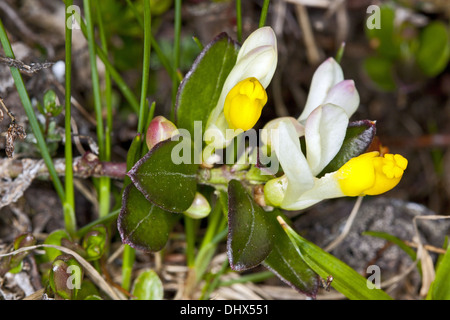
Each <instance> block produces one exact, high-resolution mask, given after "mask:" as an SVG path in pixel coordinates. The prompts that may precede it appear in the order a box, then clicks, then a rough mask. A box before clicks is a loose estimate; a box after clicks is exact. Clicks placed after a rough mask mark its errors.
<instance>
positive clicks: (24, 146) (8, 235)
mask: <svg viewBox="0 0 450 320" xmlns="http://www.w3.org/2000/svg"><path fill="white" fill-rule="evenodd" d="M116 2H119V3H122V4H123V5H124V6H125V5H126V2H125V1H119V0H117V1H116ZM295 2H297V3H311V1H294V0H292V1H288V0H273V1H271V5H270V7H269V14H268V18H267V22H266V24H267V25H270V26H272V27H273V28H274V30H275V32H276V34H277V37H278V49H279V65H278V68H277V71H276V74H275V77H274V79H273V81H272V83H271V85H270V87H269V89H268V94H269V103H268V105H267V106H266V107H265V108H264V111H263V116H262V118H261V119H260V123H259V124H260V125H262V124H264V123H265V122H267V121H268V120H270V119H272V118H274V117H278V116H285V115H291V116H298V115H299V114H300V112H301V110H302V108H303V105H304V104H305V101H306V97H307V93H308V90H309V84H310V81H311V77H312V74H313V72H314V70H315V68H316V67H317V65H318V64H319V63H320V62H321V61H323V60H324V59H325V58H326V57H329V56H335V54H336V52H337V50H338V49H339V47H340V45H341V43H342V42H345V53H344V56H343V58H342V61H341V65H342V68H343V70H344V75H345V78H346V79H354V80H355V83H356V87H357V89H358V92H359V94H360V98H361V105H360V107H359V109H358V111H357V112H356V114H354V115H353V118H352V120H360V119H370V120H376V123H377V135H378V137H379V138H380V141H381V142H382V143H383V145H385V146H387V147H388V148H389V149H390V151H391V152H392V153H400V154H402V155H403V156H404V157H406V158H407V159H408V160H409V165H408V168H407V170H406V172H405V175H404V177H403V179H402V181H401V183H400V184H399V185H398V186H397V187H396V188H395V189H393V190H392V191H390V192H388V193H386V194H385V195H383V196H378V197H376V198H375V197H374V198H367V199H364V200H363V204H362V207H361V214H359V215H358V217H357V221H355V224H354V226H353V227H352V229H351V232H350V233H349V235H348V237H347V238H346V240H345V242H343V243H341V244H340V245H339V247H337V248H336V249H334V251H332V253H334V254H335V255H336V256H338V257H339V258H341V259H343V260H344V261H346V262H348V263H349V264H350V265H352V266H353V267H355V268H357V270H358V271H359V272H361V273H364V270H365V268H366V267H367V266H368V265H370V264H377V263H378V264H379V265H381V266H382V268H383V270H386V272H385V274H383V278H384V279H389V278H392V277H394V276H396V275H399V274H401V273H402V272H403V271H404V270H405V269H407V268H408V267H409V266H410V264H411V263H412V261H411V260H408V257H407V256H404V255H403V253H402V252H401V250H398V248H395V246H394V245H389V244H387V243H386V242H385V241H383V240H380V239H374V238H371V237H367V236H362V235H361V232H363V231H367V230H369V229H376V230H383V231H386V232H392V233H393V234H394V235H396V236H398V237H401V238H402V239H404V240H408V241H411V240H412V239H413V237H414V236H415V230H414V228H413V217H415V216H422V215H428V216H429V215H442V216H446V215H448V214H449V213H450V201H449V199H450V148H449V146H450V126H449V125H448V123H449V122H450V69H449V67H448V66H447V68H446V70H444V72H442V73H440V74H439V75H438V76H436V77H434V78H430V79H426V80H424V81H419V82H417V83H414V85H412V86H407V85H404V86H401V87H399V88H398V89H397V90H395V91H393V92H384V91H382V90H379V89H378V88H377V87H376V86H375V85H374V84H373V83H372V82H371V80H370V79H369V78H368V76H367V74H366V73H365V71H364V68H363V61H364V59H365V58H366V57H367V56H369V55H371V54H372V53H373V48H372V44H371V43H370V42H369V41H368V39H367V37H366V35H365V32H364V25H365V23H366V19H367V17H368V14H367V12H366V9H367V7H368V6H369V5H370V4H379V3H380V2H376V1H369V0H362V1H357V0H348V1H335V2H336V3H342V4H343V5H341V6H340V5H331V4H330V3H331V2H330V1H325V0H324V1H318V3H328V5H326V6H325V7H320V6H311V5H307V6H303V7H302V6H298V5H296V4H295ZM400 2H401V1H398V2H397V4H398V5H400V4H399V3H400ZM419 2H420V3H422V2H425V3H427V4H428V6H427V10H419V9H417V8H418V7H419V5H418V3H419ZM242 3H243V8H242V13H243V38H245V37H246V36H247V35H248V34H249V33H250V32H251V31H253V30H254V29H255V28H257V24H258V21H259V14H260V12H261V4H262V1H257V0H251V1H242ZM403 3H404V6H405V7H407V6H412V8H413V9H412V10H411V12H410V14H411V15H414V16H420V17H425V18H427V19H430V20H442V21H445V22H446V23H447V24H448V19H449V18H450V8H449V5H448V4H447V2H446V0H442V1H438V0H433V1H431V0H430V1H413V0H410V1H404V2H403ZM75 4H76V5H78V6H80V7H82V1H75ZM0 19H1V20H2V22H3V24H4V25H5V28H6V30H7V31H8V36H9V39H10V41H11V43H12V45H13V49H14V52H15V54H16V58H17V59H18V60H21V61H23V62H24V63H26V64H31V63H45V62H55V63H56V62H57V61H61V60H64V5H63V2H62V1H54V0H3V1H1V2H0ZM124 19H125V18H124ZM173 19H174V12H173V9H172V8H169V9H168V10H167V11H165V12H163V13H161V14H160V15H158V16H156V17H154V27H153V31H154V35H155V38H156V39H157V40H158V41H161V42H164V41H165V42H166V43H170V42H171V41H172V39H173ZM182 20H183V23H182V37H183V39H184V38H186V39H188V40H187V41H188V42H189V39H190V38H191V37H192V36H196V37H198V39H199V40H200V41H201V42H202V43H204V44H206V43H208V42H209V41H211V40H212V39H213V38H214V36H215V35H217V34H218V33H220V32H223V31H225V32H227V33H228V34H229V35H230V36H232V37H234V38H235V37H236V25H235V24H236V18H235V10H234V1H221V2H213V1H201V0H196V1H194V0H191V1H183V10H182ZM127 21H128V23H133V19H128V20H127ZM305 21H306V27H305V25H304V24H302V23H303V22H305ZM109 23H113V22H110V21H109ZM118 28H120V26H116V29H118ZM130 28H131V27H130ZM116 29H114V28H112V29H111V30H113V31H112V32H114V31H116ZM117 32H119V31H117ZM310 32H311V34H312V38H308V35H309V34H310ZM140 39H141V40H142V35H139V34H138V35H137V36H136V35H134V41H135V47H134V49H136V48H140V47H139V46H138V45H137V44H138V43H139V42H138V41H139V40H140ZM111 43H112V44H115V45H116V46H117V48H118V50H117V55H116V56H114V57H113V59H114V58H115V59H117V61H118V63H119V69H120V71H121V73H122V75H123V77H124V80H125V81H126V82H127V83H128V84H129V86H130V87H131V88H133V89H134V90H135V92H136V93H137V96H138V92H139V79H140V76H141V74H140V70H141V66H140V58H139V63H136V62H135V61H134V60H133V57H134V52H133V51H132V50H131V49H129V50H130V53H129V54H130V58H129V59H128V60H127V59H124V58H123V51H126V50H125V49H124V48H123V45H124V44H125V42H124V40H123V39H122V38H121V35H120V34H118V35H114V34H112V35H111ZM189 48H192V45H191V46H187V49H186V51H183V52H184V56H183V57H184V60H183V63H182V66H181V70H180V71H181V72H182V73H186V72H187V70H188V68H189V65H190V63H191V62H192V61H193V58H195V52H196V51H195V50H193V52H194V53H191V52H190V51H189ZM134 49H133V50H134ZM136 50H138V49H136ZM73 52H74V55H73V63H74V68H73V77H74V78H73V80H72V81H73V96H74V98H75V102H76V103H75V104H74V107H73V118H74V129H76V130H77V132H78V134H79V136H80V137H84V138H80V141H79V143H75V145H74V156H81V155H82V154H83V153H84V152H85V151H89V148H90V144H89V139H87V138H85V137H92V138H94V139H95V136H96V135H95V130H96V127H95V113H94V109H93V105H92V96H91V88H92V87H91V80H90V79H91V77H90V68H89V56H88V51H87V44H86V41H85V39H84V37H83V35H82V34H81V32H79V31H78V30H74V33H73ZM0 55H2V56H4V54H3V52H2V51H0ZM154 56H156V55H154ZM113 64H114V61H113ZM99 66H100V68H101V67H102V66H101V64H99ZM8 69H9V68H8V66H7V65H6V64H5V63H0V97H2V98H3V100H4V103H5V105H6V106H7V107H8V108H9V109H10V111H11V112H12V113H13V114H14V116H15V117H16V119H17V122H18V123H19V124H21V125H22V126H23V127H24V128H25V129H26V131H27V132H31V129H30V128H29V125H28V122H27V118H26V115H25V112H24V110H23V107H22V105H21V102H20V99H19V95H18V93H17V91H16V90H15V87H14V82H13V80H12V78H11V74H10V72H9V70H8ZM53 70H54V69H52V68H44V69H42V70H40V71H37V72H35V73H33V74H27V73H23V78H24V80H25V82H26V86H27V89H28V94H29V96H30V98H31V99H32V101H34V100H39V101H41V100H42V97H43V93H44V92H45V91H46V90H47V89H50V88H51V89H54V90H55V91H56V93H57V95H58V98H59V99H60V101H61V102H63V101H64V92H63V91H64V89H63V88H64V87H63V83H64V82H63V79H59V78H58V75H57V74H55V73H54V72H53ZM151 81H152V83H153V84H152V89H151V92H150V96H149V100H150V101H156V103H157V109H156V113H157V114H161V115H167V114H168V113H169V110H170V104H171V101H170V92H171V80H170V78H169V77H168V75H167V72H166V71H165V70H164V69H163V68H162V67H161V66H160V65H158V64H155V65H154V66H153V67H152V78H151ZM115 92H116V94H117V101H116V109H115V115H114V134H113V139H114V142H113V146H114V147H113V160H114V161H117V162H123V161H125V159H126V152H127V149H128V147H129V144H130V142H131V140H132V138H133V137H134V134H135V130H136V125H137V118H136V114H135V113H133V112H132V110H131V109H130V107H129V106H127V104H126V101H125V100H124V99H123V98H122V97H121V96H120V92H119V91H118V90H116V91H115ZM7 129H8V121H7V120H6V118H5V119H4V120H3V121H2V122H1V123H0V132H2V133H3V134H2V136H1V137H0V157H1V158H0V175H1V178H2V179H1V181H0V194H1V197H2V201H1V207H0V252H2V249H6V248H7V246H8V245H10V244H11V242H12V241H13V239H14V238H15V237H16V236H17V235H19V234H21V233H23V232H33V234H35V235H36V237H37V238H38V239H39V240H43V239H45V235H47V234H48V233H50V232H51V231H53V230H55V229H58V228H63V227H64V221H63V214H62V207H61V203H60V201H59V199H58V197H57V194H56V192H55V191H54V189H53V187H52V184H51V183H50V182H49V181H48V179H45V178H44V179H42V178H37V177H36V179H33V177H34V175H35V174H34V173H33V171H32V170H33V168H34V165H35V162H33V163H30V167H29V170H30V172H29V175H27V176H22V180H21V181H16V182H17V183H15V184H14V183H13V181H14V179H13V180H11V179H9V178H8V176H7V172H8V170H9V169H8V168H10V167H9V166H10V165H11V164H10V161H9V160H8V159H7V155H6V152H5V147H6V134H5V133H6V131H7ZM63 129H64V115H63V114H61V115H59V116H58V117H57V118H56V119H55V128H54V132H55V139H54V140H53V141H52V148H53V149H52V150H54V154H53V155H54V157H55V158H63V157H64V147H63V141H62V138H61V136H58V134H57V133H58V132H62V135H63V132H64V131H63ZM15 147H16V150H15V154H14V159H32V160H35V161H38V160H39V156H38V154H37V152H36V147H35V146H34V145H33V143H32V141H30V140H24V141H17V143H16V145H15ZM121 186H122V181H121V180H120V179H117V180H114V182H113V188H114V189H115V190H116V192H118V191H119V190H120V188H121ZM75 188H76V216H77V222H78V226H79V227H81V226H83V225H85V224H87V223H89V222H90V221H92V220H93V219H95V218H96V217H97V211H96V210H97V207H98V204H97V203H96V201H97V200H96V197H95V196H93V194H95V189H94V185H93V182H92V181H91V179H89V178H86V179H84V178H77V179H76V184H75ZM112 201H113V202H114V203H116V202H117V198H113V199H112ZM353 205H354V199H343V200H342V199H341V200H336V201H335V200H330V201H326V202H324V203H321V204H319V205H317V206H315V207H313V208H311V209H309V210H307V211H306V212H303V213H302V214H301V215H298V216H297V217H296V219H295V223H296V226H297V229H298V230H299V232H303V234H304V235H305V236H306V237H308V238H309V239H311V240H313V241H314V242H315V243H317V244H319V245H323V246H325V245H326V244H327V243H329V242H330V241H331V240H332V239H333V238H334V237H335V236H336V235H337V234H338V233H339V232H340V231H339V230H341V229H342V227H343V225H344V224H345V221H346V218H347V217H348V214H349V213H350V211H351V209H352V207H353ZM420 230H421V236H423V237H424V238H425V239H426V240H427V241H429V244H430V245H433V246H436V247H441V246H442V242H441V241H442V240H443V237H444V236H445V235H447V236H448V235H449V229H448V224H447V223H445V222H443V221H441V220H439V221H434V222H433V221H426V222H424V223H423V224H421V229H420ZM119 241H120V238H117V241H116V242H115V243H113V245H112V248H113V249H115V250H116V249H117V250H118V248H119V247H120V242H119ZM169 246H170V249H168V252H169V254H168V258H167V259H168V260H167V261H165V264H163V265H164V266H165V267H164V266H163V269H162V270H161V275H162V279H163V281H164V283H165V285H166V290H167V292H166V293H165V295H166V297H167V298H176V297H178V296H177V293H178V292H179V286H180V285H182V281H183V279H184V278H183V277H184V276H185V275H186V273H185V272H186V270H185V269H183V255H182V254H180V253H179V252H180V248H182V247H183V244H182V243H180V242H178V241H173V242H171V243H169ZM112 251H114V250H112ZM430 254H431V255H432V256H433V258H435V257H436V254H435V253H433V252H431V253H430ZM224 258H226V255H224V254H218V255H217V257H216V259H215V260H214V261H213V268H214V267H218V266H220V265H221V261H223V259H224ZM155 259H156V258H155V257H154V256H153V255H146V254H139V253H138V257H137V262H136V265H135V269H136V272H137V271H138V270H139V268H142V267H147V266H149V265H153V264H156V261H155ZM26 262H27V269H26V274H24V275H21V276H13V275H8V276H5V277H4V278H2V279H0V292H1V294H0V300H2V299H21V298H23V297H25V296H28V295H30V294H32V293H33V292H35V291H37V290H39V289H41V288H43V286H42V284H41V283H40V278H39V273H38V270H37V266H36V264H35V262H33V259H32V258H29V259H28V260H26ZM109 272H110V274H111V277H112V279H113V280H117V279H118V278H119V277H120V259H118V258H117V259H116V261H115V262H114V260H113V262H111V265H110V266H109ZM235 276H236V275H234V274H232V275H230V276H229V277H235ZM420 286H421V281H420V277H419V276H418V274H415V273H414V272H411V273H410V274H409V275H408V276H405V277H403V278H402V279H401V280H399V281H398V282H397V283H395V284H394V285H391V286H389V288H390V293H392V294H393V296H394V297H396V298H399V299H420V295H419V289H420ZM215 297H216V298H224V299H240V298H242V299H246V298H247V299H249V298H250V299H252V298H257V299H260V298H262V299H304V298H305V297H304V296H303V295H301V294H299V293H297V292H296V291H294V290H293V289H291V288H289V287H287V286H286V285H284V284H283V283H281V282H280V281H279V280H278V279H276V278H272V279H269V280H267V281H265V282H263V283H258V284H248V285H240V286H234V287H229V288H222V289H219V290H218V291H217V292H216V293H215ZM323 297H325V298H341V297H340V296H339V295H338V294H337V293H334V292H332V293H327V292H325V291H321V292H320V293H319V299H320V298H323Z"/></svg>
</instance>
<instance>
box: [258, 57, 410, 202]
mask: <svg viewBox="0 0 450 320" xmlns="http://www.w3.org/2000/svg"><path fill="white" fill-rule="evenodd" d="M358 105H359V95H358V91H357V90H356V88H355V84H354V82H353V81H352V80H344V77H343V73H342V69H341V67H340V66H339V64H337V63H336V61H334V59H332V58H329V59H328V60H326V61H325V62H324V63H322V64H321V65H320V66H319V68H318V69H317V70H316V72H315V74H314V76H313V79H312V83H311V88H310V92H309V95H308V99H307V102H306V106H305V109H304V110H303V112H302V114H301V115H300V117H299V118H298V119H297V120H295V119H294V118H290V117H285V118H279V119H275V120H272V121H270V122H269V123H268V124H267V125H266V126H265V127H264V128H265V129H266V130H269V129H271V130H273V131H272V132H271V134H268V133H266V134H265V135H263V136H262V140H263V141H264V142H265V143H267V144H268V145H270V146H271V150H272V151H273V152H275V153H276V155H277V158H278V160H279V162H280V164H281V167H282V168H283V172H284V175H283V176H281V177H279V178H275V179H272V180H270V181H268V182H267V183H266V185H265V187H264V196H265V198H266V201H267V203H268V204H269V205H273V206H278V207H281V208H283V209H286V210H300V209H304V208H307V207H309V206H312V205H314V204H316V203H318V202H320V201H322V200H324V199H331V198H337V197H344V196H360V195H376V194H381V193H384V192H386V191H388V190H391V189H392V188H394V187H395V186H396V185H397V184H398V183H399V182H400V180H401V178H402V176H403V171H404V170H405V169H406V167H407V164H408V161H407V160H406V159H405V158H404V157H402V156H401V155H398V154H397V155H393V154H385V155H380V154H379V152H369V153H364V154H361V155H360V156H358V157H354V158H352V159H350V160H349V161H348V162H347V163H346V164H344V165H343V166H342V167H341V168H340V169H339V170H337V171H335V172H331V173H327V174H325V175H324V176H322V177H320V178H317V175H318V174H319V173H321V172H322V170H323V169H324V168H325V167H326V166H327V165H328V164H329V163H330V161H331V160H333V158H334V157H335V156H336V154H337V153H338V152H339V150H340V149H341V147H342V144H343V141H344V138H345V134H346V132H347V127H348V123H349V117H350V116H351V115H352V114H353V113H354V112H355V111H356V109H357V108H358ZM274 129H275V130H274ZM302 136H304V137H305V144H306V157H305V155H304V154H303V152H302V149H301V146H300V140H299V138H300V137H302ZM268 137H271V139H269V138H268Z"/></svg>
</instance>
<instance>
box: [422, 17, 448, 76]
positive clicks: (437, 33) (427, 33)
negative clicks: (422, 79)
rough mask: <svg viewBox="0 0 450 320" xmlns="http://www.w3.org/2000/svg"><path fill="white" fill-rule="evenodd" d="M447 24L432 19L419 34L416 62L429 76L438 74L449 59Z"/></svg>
mask: <svg viewBox="0 0 450 320" xmlns="http://www.w3.org/2000/svg"><path fill="white" fill-rule="evenodd" d="M447 28H448V27H447V26H446V25H445V24H444V23H442V22H440V21H433V22H431V23H430V24H429V25H427V26H426V27H425V29H424V30H423V31H422V32H421V34H420V46H419V50H418V52H417V64H418V65H419V66H420V68H421V69H422V71H423V72H424V73H425V74H426V75H427V76H430V77H433V76H436V75H438V74H439V73H440V72H442V71H443V70H444V69H445V67H446V66H447V64H448V61H449V59H450V35H449V32H448V30H447Z"/></svg>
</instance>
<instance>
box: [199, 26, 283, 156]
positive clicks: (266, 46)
mask: <svg viewBox="0 0 450 320" xmlns="http://www.w3.org/2000/svg"><path fill="white" fill-rule="evenodd" d="M277 61H278V52H277V40H276V36H275V33H274V32H273V30H272V28H270V27H263V28H259V29H257V30H256V31H254V32H253V33H252V34H251V35H250V36H249V37H248V38H247V39H246V40H245V41H244V43H243V45H242V47H241V48H240V50H239V53H238V56H237V60H236V64H235V66H234V67H233V69H232V70H231V72H230V73H229V75H228V77H227V79H226V80H225V83H224V85H223V88H222V91H221V94H220V96H219V100H218V102H217V106H216V107H215V109H214V110H213V111H212V112H211V115H210V117H209V119H208V122H207V124H206V132H205V137H209V138H211V139H209V141H208V140H207V141H206V142H207V143H209V144H213V146H214V147H216V148H224V147H225V146H226V145H227V144H228V143H229V141H231V139H232V138H233V137H234V136H230V135H228V136H227V135H226V132H225V131H226V129H241V128H234V127H233V126H232V125H230V124H229V123H228V122H227V120H228V121H230V120H229V118H230V117H229V118H228V119H227V118H226V117H225V114H224V105H225V102H226V98H227V96H228V94H229V93H230V91H232V89H233V88H234V87H235V86H236V85H238V84H241V86H242V87H244V86H243V85H242V84H246V80H248V81H250V80H249V79H256V80H257V82H258V84H260V85H257V86H255V88H256V89H257V90H258V91H257V92H260V91H261V90H260V87H261V89H262V91H264V94H265V89H266V88H267V87H268V85H269V84H270V81H271V80H272V77H273V74H274V73H275V69H276V66H277ZM244 95H250V96H251V94H244ZM238 100H239V99H236V101H238ZM261 100H262V101H263V102H264V103H265V101H264V99H261ZM266 100H267V99H266ZM239 101H240V100H239ZM235 103H238V102H235ZM241 103H242V102H241ZM249 104H250V107H251V105H252V102H250V103H249ZM261 105H262V106H263V104H262V103H261V102H259V101H258V102H257V104H256V107H257V108H261V109H262V106H261ZM233 110H234V111H231V112H232V115H231V118H236V117H237V116H239V115H238V114H237V112H239V110H238V108H234V109H233ZM246 114H247V116H248V117H251V118H252V119H250V120H251V121H250V120H249V121H245V120H246V119H244V121H243V122H244V123H246V124H247V123H256V121H257V120H258V118H259V116H260V111H259V113H258V112H247V113H246ZM233 116H234V117H233ZM244 130H247V126H245V127H244V128H242V131H244ZM237 131H239V130H237ZM242 131H241V132H242ZM212 137H213V138H212Z"/></svg>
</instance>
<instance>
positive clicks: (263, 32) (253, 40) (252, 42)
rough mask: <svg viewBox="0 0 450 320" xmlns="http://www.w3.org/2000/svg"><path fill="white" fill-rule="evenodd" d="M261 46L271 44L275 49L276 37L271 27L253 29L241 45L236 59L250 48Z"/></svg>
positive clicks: (240, 57)
mask: <svg viewBox="0 0 450 320" xmlns="http://www.w3.org/2000/svg"><path fill="white" fill-rule="evenodd" d="M261 46H271V47H274V48H275V50H276V49H277V37H276V35H275V32H274V31H273V30H272V28H271V27H262V28H259V29H256V30H255V31H253V32H252V33H251V34H250V35H249V36H248V37H247V39H245V41H244V43H243V44H242V47H241V48H240V49H239V53H238V56H237V61H239V60H241V59H242V57H243V56H245V55H247V54H248V53H249V52H250V51H251V50H253V49H254V48H257V47H261Z"/></svg>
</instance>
